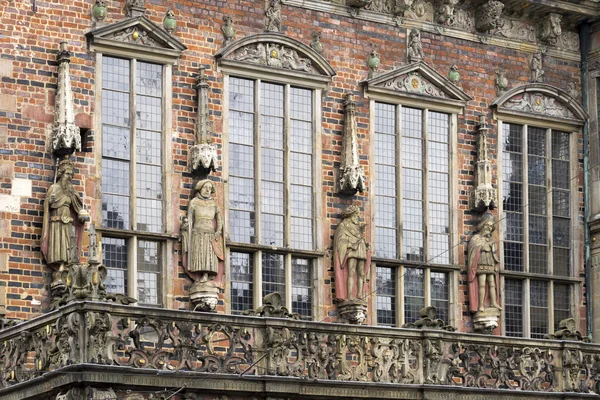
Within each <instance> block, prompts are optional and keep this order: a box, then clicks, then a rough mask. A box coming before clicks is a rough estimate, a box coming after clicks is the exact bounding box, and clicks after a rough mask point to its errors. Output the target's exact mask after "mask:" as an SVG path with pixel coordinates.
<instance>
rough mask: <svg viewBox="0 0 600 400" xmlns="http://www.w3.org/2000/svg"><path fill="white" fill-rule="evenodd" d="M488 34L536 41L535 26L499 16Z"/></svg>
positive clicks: (531, 41)
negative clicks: (496, 24) (496, 23)
mask: <svg viewBox="0 0 600 400" xmlns="http://www.w3.org/2000/svg"><path fill="white" fill-rule="evenodd" d="M490 34H492V35H494V36H500V37H504V38H507V39H513V40H522V41H525V42H529V43H535V42H536V30H535V27H534V26H532V25H530V24H528V23H527V22H523V21H518V20H513V19H508V18H504V17H501V18H500V20H499V21H498V26H497V27H496V28H495V29H492V30H490Z"/></svg>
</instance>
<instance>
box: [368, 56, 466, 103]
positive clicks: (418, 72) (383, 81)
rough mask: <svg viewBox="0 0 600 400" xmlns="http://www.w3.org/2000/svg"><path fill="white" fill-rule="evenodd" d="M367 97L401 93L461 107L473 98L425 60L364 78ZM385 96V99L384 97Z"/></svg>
mask: <svg viewBox="0 0 600 400" xmlns="http://www.w3.org/2000/svg"><path fill="white" fill-rule="evenodd" d="M361 84H362V85H363V87H364V90H365V96H366V97H378V98H382V97H388V98H393V97H402V98H412V99H416V100H419V99H420V100H426V101H428V102H438V103H443V104H448V105H454V106H458V107H461V108H462V107H464V105H465V103H466V102H467V101H469V100H472V98H471V96H469V95H468V94H466V93H465V92H464V91H463V90H462V89H460V88H459V87H458V86H456V85H454V84H453V83H452V82H450V80H449V79H448V78H446V77H445V76H443V75H441V74H440V73H439V72H437V71H436V70H434V69H433V68H431V67H430V66H428V65H427V64H425V63H423V62H417V63H412V64H409V65H405V66H402V67H400V68H396V69H394V70H393V71H389V72H386V73H384V74H381V75H379V76H376V77H374V78H371V79H367V80H366V81H363V82H361ZM383 100H385V99H383Z"/></svg>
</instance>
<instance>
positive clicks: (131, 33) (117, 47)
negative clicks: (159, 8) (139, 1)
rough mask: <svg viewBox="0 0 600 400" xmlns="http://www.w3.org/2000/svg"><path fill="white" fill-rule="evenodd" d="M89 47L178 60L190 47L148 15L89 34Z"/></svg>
mask: <svg viewBox="0 0 600 400" xmlns="http://www.w3.org/2000/svg"><path fill="white" fill-rule="evenodd" d="M86 37H87V39H88V44H89V46H90V50H95V51H99V52H101V53H110V54H113V55H123V56H129V57H130V56H131V55H135V57H136V58H142V59H147V60H149V61H157V62H167V63H175V62H176V61H177V59H178V58H179V55H180V54H181V53H182V52H183V51H184V50H186V49H187V47H186V46H185V45H184V44H183V43H181V42H180V41H179V40H178V39H177V38H175V37H174V36H173V35H171V34H169V33H168V32H167V31H166V30H164V29H163V28H162V27H160V26H158V25H156V24H155V23H154V22H152V21H150V20H149V19H148V18H147V17H145V16H138V17H133V18H128V19H125V20H123V21H119V22H116V23H114V24H110V25H107V26H103V27H100V28H98V29H94V30H92V31H90V32H88V33H87V34H86Z"/></svg>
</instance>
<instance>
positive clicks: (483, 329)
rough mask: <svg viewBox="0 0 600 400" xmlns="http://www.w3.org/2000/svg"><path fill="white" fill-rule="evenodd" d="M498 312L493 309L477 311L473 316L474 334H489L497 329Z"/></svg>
mask: <svg viewBox="0 0 600 400" xmlns="http://www.w3.org/2000/svg"><path fill="white" fill-rule="evenodd" d="M499 320H500V310H498V309H497V308H495V307H490V308H486V309H485V310H483V311H477V312H476V313H475V315H474V316H473V330H474V331H475V333H483V334H491V333H492V331H493V330H494V329H496V328H497V327H498V323H499Z"/></svg>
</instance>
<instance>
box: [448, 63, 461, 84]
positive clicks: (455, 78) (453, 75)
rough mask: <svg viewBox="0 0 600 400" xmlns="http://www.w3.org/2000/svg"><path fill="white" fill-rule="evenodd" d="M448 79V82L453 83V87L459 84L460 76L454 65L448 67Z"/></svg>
mask: <svg viewBox="0 0 600 400" xmlns="http://www.w3.org/2000/svg"><path fill="white" fill-rule="evenodd" d="M448 79H450V82H452V83H454V84H455V85H458V82H460V74H459V73H458V67H457V66H456V64H453V65H452V66H451V67H450V72H448Z"/></svg>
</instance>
